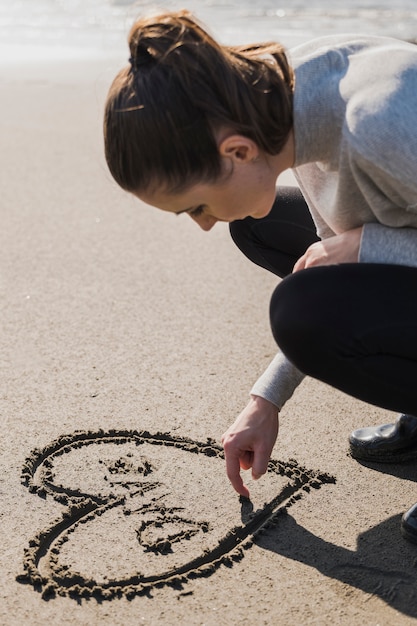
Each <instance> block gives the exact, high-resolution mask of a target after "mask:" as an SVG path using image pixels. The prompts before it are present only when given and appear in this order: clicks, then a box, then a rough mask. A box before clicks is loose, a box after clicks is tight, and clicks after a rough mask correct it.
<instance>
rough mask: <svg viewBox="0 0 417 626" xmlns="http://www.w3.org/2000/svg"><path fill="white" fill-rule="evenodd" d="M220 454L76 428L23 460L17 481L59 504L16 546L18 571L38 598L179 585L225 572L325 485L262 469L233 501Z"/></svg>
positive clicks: (102, 595) (173, 441)
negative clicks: (56, 513) (20, 560)
mask: <svg viewBox="0 0 417 626" xmlns="http://www.w3.org/2000/svg"><path fill="white" fill-rule="evenodd" d="M223 459H224V457H223V450H222V448H221V447H220V446H218V445H217V444H216V443H215V442H214V441H211V440H208V441H207V442H205V443H202V442H197V441H192V440H190V439H185V438H181V437H174V436H172V435H170V434H167V433H156V434H151V433H149V432H139V431H109V432H103V431H99V432H76V433H74V434H72V435H68V436H62V437H60V438H59V439H58V440H56V441H53V442H51V443H50V444H49V445H48V446H46V447H45V448H44V449H42V450H34V451H33V452H32V454H31V455H30V456H29V457H28V459H27V460H26V462H25V465H24V468H23V472H22V482H23V484H25V485H26V486H27V487H28V489H29V490H30V491H31V492H32V493H34V494H37V495H38V496H40V497H42V498H46V497H48V498H49V497H51V498H53V499H54V500H56V501H57V502H58V503H59V504H60V505H63V506H64V507H65V511H64V513H63V515H62V517H61V518H60V519H59V520H58V521H56V522H55V523H54V524H52V525H51V526H50V527H49V528H47V529H44V530H42V531H40V532H39V533H38V534H37V535H36V537H34V538H33V539H32V540H30V542H29V547H28V548H27V549H26V550H25V557H24V574H22V575H20V576H18V580H19V582H22V583H30V584H32V585H33V587H34V588H35V589H36V590H38V591H40V592H41V593H42V595H43V597H44V598H45V599H48V598H52V597H55V596H56V595H57V594H58V595H65V596H70V597H74V598H77V599H79V598H83V597H86V598H88V597H95V598H97V599H111V598H114V597H120V596H122V595H123V596H126V597H128V598H132V597H133V596H135V595H138V594H143V593H150V592H151V590H152V589H154V588H156V587H160V586H162V585H171V586H173V587H176V588H179V589H181V588H182V587H183V585H184V584H185V583H186V582H187V580H189V579H190V578H192V577H197V576H207V575H210V574H211V573H213V572H214V571H215V570H216V569H217V567H219V566H220V565H221V564H225V565H231V564H232V563H233V562H234V561H238V560H240V559H241V558H242V557H243V554H244V550H245V549H246V548H248V547H249V546H250V545H252V543H253V539H254V537H255V536H256V535H258V534H259V533H260V532H261V531H262V530H263V529H265V528H266V527H267V526H268V525H270V524H273V523H275V522H276V521H277V518H278V515H279V513H280V512H281V511H282V510H285V509H286V508H288V507H289V506H290V505H291V504H292V503H293V502H295V501H296V500H297V499H298V498H300V497H301V495H302V493H305V492H307V491H309V489H310V488H311V487H315V488H319V487H320V486H321V485H323V484H325V483H334V478H333V477H331V476H328V475H326V474H321V473H318V472H314V471H311V470H306V469H305V468H302V467H300V466H299V465H298V464H297V463H296V462H295V461H290V462H287V463H281V462H278V461H271V462H270V463H269V468H268V472H267V474H266V475H265V476H264V478H263V480H262V481H260V482H257V483H253V484H252V485H250V481H248V480H247V481H246V482H247V483H248V484H249V486H250V489H251V494H252V501H251V502H249V501H247V500H243V499H239V498H238V497H235V496H234V494H233V492H232V491H231V487H230V484H229V483H228V481H227V479H226V478H225V475H224V461H223Z"/></svg>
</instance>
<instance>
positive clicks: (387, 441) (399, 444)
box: [349, 415, 417, 532]
mask: <svg viewBox="0 0 417 626" xmlns="http://www.w3.org/2000/svg"><path fill="white" fill-rule="evenodd" d="M349 444H350V453H351V455H352V456H353V458H355V459H359V460H361V461H376V462H378V463H403V462H405V461H410V460H412V459H417V417H414V416H413V415H400V416H399V417H398V418H397V420H396V422H395V423H394V424H383V425H382V426H369V427H367V428H359V429H358V430H354V431H353V433H351V435H350V437H349ZM416 523H417V522H416ZM416 532H417V531H416Z"/></svg>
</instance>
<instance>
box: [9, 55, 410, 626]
mask: <svg viewBox="0 0 417 626" xmlns="http://www.w3.org/2000/svg"><path fill="white" fill-rule="evenodd" d="M119 66H120V60H119V59H115V60H114V59H113V60H110V61H109V60H105V59H101V60H98V59H97V60H90V61H88V62H87V61H82V60H79V61H77V60H72V61H70V60H62V59H61V60H60V61H56V62H54V63H53V62H49V63H46V62H44V63H42V62H36V63H35V62H32V61H31V60H29V62H26V63H25V64H19V63H18V62H16V63H15V64H14V65H11V64H8V65H7V66H6V65H4V66H1V68H0V69H1V72H0V80H1V87H2V89H1V92H2V98H1V103H0V109H1V117H0V120H1V121H0V124H1V137H2V149H1V151H0V167H1V172H2V176H1V181H2V185H1V187H2V194H1V202H0V211H1V229H0V257H1V263H0V268H1V289H2V293H1V319H2V324H1V357H0V362H1V368H2V376H1V379H2V388H1V395H0V398H1V400H0V412H1V420H2V437H1V438H0V448H1V456H0V459H1V461H0V462H1V473H0V476H1V478H0V520H1V525H0V537H1V545H2V550H1V553H0V568H1V569H0V623H1V624H2V625H4V626H14V625H16V626H17V625H21V624H25V625H29V626H32V625H38V624H39V625H40V624H46V623H50V624H59V625H67V624H80V625H86V626H90V625H94V624H100V625H103V624H105V625H109V626H110V625H111V626H119V625H120V626H121V625H123V626H128V625H130V624H132V625H133V624H134V625H135V626H136V625H137V624H146V625H159V624H161V625H172V624H176V623H179V624H187V625H188V624H189V625H201V626H202V625H214V624H216V625H223V624H224V625H227V626H228V625H234V624H239V625H242V626H244V625H249V624H254V623H256V624H259V625H274V626H275V625H278V626H280V625H281V624H282V625H286V626H288V625H294V626H299V625H303V626H304V625H310V624H318V625H320V626H327V625H333V624H338V625H340V626H364V625H366V626H367V625H369V626H371V625H372V626H376V625H380V626H403V625H408V624H412V623H415V622H416V618H417V569H416V564H417V546H414V545H411V544H409V543H407V542H405V541H404V540H403V539H402V538H401V536H400V531H399V522H400V518H401V515H402V513H403V512H404V511H405V510H406V509H408V508H409V506H411V505H412V504H413V503H414V502H415V501H416V500H417V491H416V488H415V487H416V485H415V482H416V476H417V474H416V465H415V464H413V463H411V464H408V465H404V466H380V465H368V466H366V465H361V464H359V463H357V462H356V461H354V460H352V459H351V458H350V456H349V455H348V446H347V437H348V435H349V432H350V431H351V430H352V429H353V428H357V427H359V426H362V425H368V424H369V425H370V424H373V423H374V424H376V423H379V422H384V421H390V420H391V419H393V417H394V416H393V415H392V414H390V413H388V412H386V411H382V410H380V409H377V408H375V407H371V406H368V405H365V404H363V403H361V402H359V401H355V400H353V399H351V398H349V397H347V396H345V395H343V394H342V393H339V392H337V391H334V390H333V389H331V388H329V387H327V386H326V385H323V384H322V383H319V382H317V381H314V380H312V379H306V380H305V381H304V382H303V383H302V385H301V386H300V388H299V389H298V390H297V392H296V393H295V395H294V396H293V398H292V399H291V400H290V401H289V402H288V404H287V405H286V406H285V408H284V410H283V411H282V414H281V425H280V435H279V438H278V441H277V444H276V446H275V449H274V453H273V461H272V462H271V464H270V468H269V471H268V473H267V475H266V476H265V477H264V478H263V479H262V480H261V481H258V482H256V483H251V481H250V480H249V478H248V484H249V486H250V489H251V494H252V502H251V503H249V502H241V501H240V500H239V498H238V496H237V495H236V494H235V493H234V492H233V490H232V488H231V487H230V485H229V483H228V481H227V478H226V476H225V472H224V461H223V457H222V450H221V447H220V438H221V435H222V433H223V431H224V430H225V429H226V428H227V427H228V425H229V424H230V423H231V422H232V421H233V420H234V419H235V417H236V415H237V414H238V413H239V412H240V410H241V409H242V408H243V407H244V405H245V404H246V401H247V396H248V391H249V389H250V388H251V385H252V383H253V382H254V380H255V379H256V378H257V377H258V375H259V374H260V373H261V372H262V371H263V369H264V368H265V367H266V365H267V364H268V363H269V361H270V360H271V359H272V357H273V355H274V354H275V350H276V348H275V345H274V342H273V339H272V336H271V333H270V330H269V325H268V304H269V297H270V293H271V291H272V289H273V288H274V285H275V284H276V278H275V277H274V276H272V275H268V274H267V273H266V272H265V271H263V270H261V269H260V268H257V267H255V266H253V265H251V264H250V263H249V262H248V261H247V260H246V259H245V258H244V257H243V256H242V255H241V254H240V253H239V251H238V250H237V249H236V248H235V247H234V245H233V244H232V242H231V240H230V237H229V234H228V229H227V226H226V225H217V226H216V227H215V228H214V229H213V231H211V232H210V233H209V234H207V233H204V232H202V231H200V230H199V229H198V228H197V227H196V226H195V224H193V223H192V221H191V220H189V219H187V218H186V217H178V218H177V217H175V216H167V215H164V214H162V213H159V212H158V211H156V210H155V209H152V208H150V207H146V206H143V205H141V204H140V203H139V202H138V201H136V200H134V199H133V198H131V197H129V196H128V195H127V194H125V193H123V192H122V191H121V190H119V189H118V188H117V187H116V185H115V184H114V183H113V181H112V180H111V178H110V175H109V173H108V172H107V169H106V165H105V162H104V156H103V148H102V135H101V122H102V110H103V104H104V99H105V95H106V92H107V89H108V86H109V83H110V80H111V79H112V77H113V75H114V74H115V72H116V71H117V69H118V68H119ZM282 182H284V183H287V182H289V183H291V182H292V179H291V178H290V177H285V178H284V179H283V181H282Z"/></svg>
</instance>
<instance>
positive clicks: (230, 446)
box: [222, 396, 278, 498]
mask: <svg viewBox="0 0 417 626" xmlns="http://www.w3.org/2000/svg"><path fill="white" fill-rule="evenodd" d="M277 435H278V409H277V407H276V406H275V405H274V404H272V403H271V402H269V401H268V400H265V399H264V398H261V397H259V396H251V400H250V401H249V403H248V404H247V406H246V407H245V408H244V409H243V411H242V413H241V414H240V415H239V417H238V418H237V419H236V421H235V422H234V424H232V425H231V426H230V428H228V429H227V430H226V432H225V433H224V435H223V436H222V444H223V447H224V454H225V458H226V472H227V476H228V478H229V480H230V482H231V483H232V485H233V487H234V489H235V490H236V491H237V492H238V493H239V494H240V495H242V496H245V497H246V498H249V490H248V488H247V487H246V486H245V485H244V484H243V480H242V477H241V475H240V470H241V469H244V470H247V469H250V468H252V477H253V478H254V479H255V480H257V479H258V478H260V477H261V476H262V475H263V474H265V472H266V471H267V469H268V461H269V459H270V457H271V452H272V448H273V447H274V444H275V441H276V438H277Z"/></svg>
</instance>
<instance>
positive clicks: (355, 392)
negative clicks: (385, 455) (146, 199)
mask: <svg viewBox="0 0 417 626" xmlns="http://www.w3.org/2000/svg"><path fill="white" fill-rule="evenodd" d="M230 232H231V235H232V238H233V240H234V242H235V243H236V245H237V246H238V247H239V248H240V249H241V250H242V252H243V253H244V254H245V255H246V256H247V257H248V258H249V259H250V260H251V261H253V262H254V263H256V264H257V265H260V266H261V267H264V268H266V269H268V270H270V271H271V272H273V273H275V274H277V275H278V276H280V277H282V278H284V277H286V278H284V280H282V281H281V282H280V284H279V285H278V287H276V289H275V291H274V293H273V295H272V298H271V306H270V317H271V327H272V333H273V335H274V338H275V340H276V342H277V344H278V346H279V347H280V349H281V350H282V351H283V352H284V354H285V355H286V356H287V357H288V359H289V360H290V361H292V362H293V363H294V365H296V366H297V367H298V369H299V370H300V371H302V372H304V373H305V374H307V375H309V376H312V377H314V378H317V379H319V380H322V381H324V382H325V383H328V384H329V385H332V386H333V387H336V388H337V389H340V390H342V391H344V392H345V393H347V394H349V395H351V396H354V397H355V398H359V399H360V400H364V401H366V402H369V403H371V404H374V405H376V406H380V407H383V408H385V409H389V410H392V411H399V412H403V413H410V414H412V415H417V268H412V267H405V266H401V265H384V264H373V263H369V264H368V263H354V264H350V263H346V264H342V265H333V266H323V267H316V268H310V269H307V270H303V271H300V272H296V273H295V274H291V271H292V268H293V265H294V263H295V261H296V260H297V259H298V258H299V257H300V256H301V255H302V254H303V253H304V252H305V250H306V248H307V247H308V246H309V245H311V244H312V243H314V242H315V241H317V235H316V234H315V227H314V224H313V222H312V219H311V216H310V213H309V211H308V208H307V205H306V203H305V201H304V199H303V197H302V195H301V192H300V191H299V190H298V189H297V188H295V187H294V188H291V187H287V188H285V187H281V188H279V189H278V194H277V199H276V201H275V204H274V206H273V208H272V210H271V212H270V214H269V215H268V216H267V217H265V218H264V219H261V220H255V219H252V218H250V217H249V218H247V219H245V220H239V221H236V222H233V223H232V224H230Z"/></svg>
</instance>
